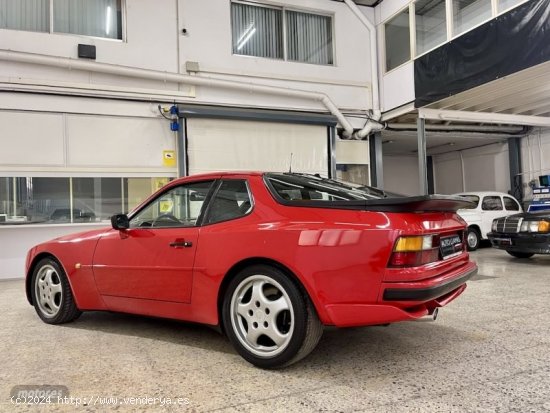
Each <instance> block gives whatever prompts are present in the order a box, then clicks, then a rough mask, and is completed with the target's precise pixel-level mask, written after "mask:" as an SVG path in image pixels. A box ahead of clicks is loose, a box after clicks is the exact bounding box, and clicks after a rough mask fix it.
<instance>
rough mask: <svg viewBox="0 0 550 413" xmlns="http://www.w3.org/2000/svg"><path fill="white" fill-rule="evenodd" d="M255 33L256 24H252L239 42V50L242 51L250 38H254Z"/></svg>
mask: <svg viewBox="0 0 550 413" xmlns="http://www.w3.org/2000/svg"><path fill="white" fill-rule="evenodd" d="M254 33H256V27H254V23H252V24H251V25H250V26H249V27H248V29H246V30H245V31H244V33H243V34H242V36H241V37H240V38H239V40H238V41H237V50H241V49H242V48H243V47H244V45H245V44H246V43H247V42H248V41H249V40H250V38H251V37H252V36H254Z"/></svg>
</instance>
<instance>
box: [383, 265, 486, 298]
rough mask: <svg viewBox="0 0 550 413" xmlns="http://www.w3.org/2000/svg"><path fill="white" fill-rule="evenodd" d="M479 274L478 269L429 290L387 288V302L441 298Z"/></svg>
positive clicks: (385, 295) (385, 293) (385, 292)
mask: <svg viewBox="0 0 550 413" xmlns="http://www.w3.org/2000/svg"><path fill="white" fill-rule="evenodd" d="M476 274H477V268H475V269H473V270H471V271H468V272H467V273H466V274H464V275H462V276H460V277H459V278H455V279H454V280H452V281H450V282H448V283H445V284H441V285H437V286H435V287H429V288H387V289H386V290H385V291H384V300H386V301H427V300H433V299H434V298H437V297H441V296H443V295H445V294H447V293H449V292H451V291H453V290H454V289H456V288H458V287H460V286H461V285H462V284H464V283H465V282H466V281H468V280H469V279H470V278H472V277H473V276H474V275H476Z"/></svg>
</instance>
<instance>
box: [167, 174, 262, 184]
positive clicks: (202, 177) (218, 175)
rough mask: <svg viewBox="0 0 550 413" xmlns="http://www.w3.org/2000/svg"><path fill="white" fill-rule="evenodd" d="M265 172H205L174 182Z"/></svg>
mask: <svg viewBox="0 0 550 413" xmlns="http://www.w3.org/2000/svg"><path fill="white" fill-rule="evenodd" d="M263 174H264V172H260V171H219V172H205V173H200V174H195V175H188V176H182V177H181V178H177V179H174V180H173V181H172V182H171V183H173V182H180V181H183V180H185V181H187V180H190V179H191V180H200V179H216V178H220V177H226V176H243V175H245V176H247V175H248V176H261V175H263Z"/></svg>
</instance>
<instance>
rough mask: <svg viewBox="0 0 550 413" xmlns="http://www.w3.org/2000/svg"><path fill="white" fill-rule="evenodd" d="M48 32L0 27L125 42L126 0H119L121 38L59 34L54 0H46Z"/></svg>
mask: <svg viewBox="0 0 550 413" xmlns="http://www.w3.org/2000/svg"><path fill="white" fill-rule="evenodd" d="M48 3H49V4H48V20H49V21H48V26H49V27H48V31H35V30H24V29H11V28H2V27H0V30H12V31H16V32H31V33H41V34H55V35H60V36H73V37H81V38H86V39H101V40H106V41H111V42H121V43H125V42H126V0H120V12H121V18H120V25H121V29H120V33H121V38H120V39H119V38H116V39H115V38H111V37H103V36H90V35H86V34H79V33H65V32H59V31H55V30H54V5H53V3H54V0H48Z"/></svg>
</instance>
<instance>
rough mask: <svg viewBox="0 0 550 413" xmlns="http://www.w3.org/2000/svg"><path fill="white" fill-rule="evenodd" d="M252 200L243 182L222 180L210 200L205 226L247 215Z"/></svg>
mask: <svg viewBox="0 0 550 413" xmlns="http://www.w3.org/2000/svg"><path fill="white" fill-rule="evenodd" d="M251 210H252V199H251V197H250V192H249V191H248V185H247V184H246V181H244V180H236V179H234V180H224V181H223V182H222V184H221V185H220V188H219V189H218V191H217V192H216V194H215V195H214V197H213V198H212V201H211V202H210V207H209V209H208V214H207V216H206V220H205V222H204V223H205V224H213V223H215V222H221V221H227V220H230V219H235V218H239V217H242V216H244V215H246V214H248V213H249V212H250V211H251Z"/></svg>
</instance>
